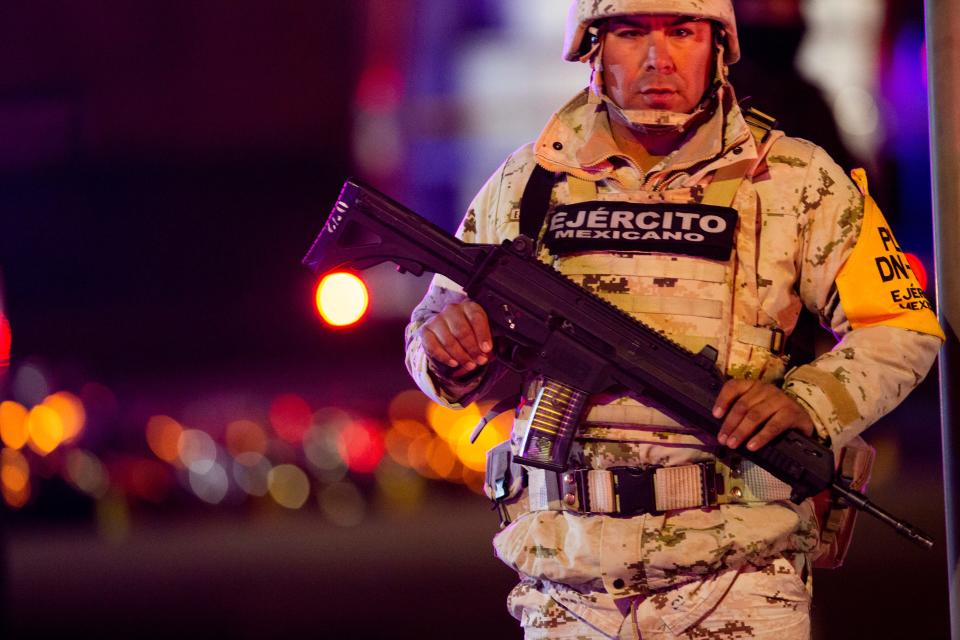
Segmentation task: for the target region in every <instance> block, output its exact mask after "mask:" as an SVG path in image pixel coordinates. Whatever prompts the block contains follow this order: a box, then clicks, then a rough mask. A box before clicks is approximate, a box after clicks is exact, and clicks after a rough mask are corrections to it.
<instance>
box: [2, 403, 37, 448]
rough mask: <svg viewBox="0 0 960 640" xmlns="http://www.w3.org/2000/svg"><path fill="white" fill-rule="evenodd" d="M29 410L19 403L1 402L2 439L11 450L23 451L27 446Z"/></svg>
mask: <svg viewBox="0 0 960 640" xmlns="http://www.w3.org/2000/svg"><path fill="white" fill-rule="evenodd" d="M29 436H30V434H29V433H28V432H27V409H26V407H24V406H23V405H22V404H20V403H19V402H14V401H13V400H4V401H3V402H0V438H2V439H3V444H5V445H7V446H8V447H10V448H11V449H22V448H23V445H25V444H27V438H28V437H29Z"/></svg>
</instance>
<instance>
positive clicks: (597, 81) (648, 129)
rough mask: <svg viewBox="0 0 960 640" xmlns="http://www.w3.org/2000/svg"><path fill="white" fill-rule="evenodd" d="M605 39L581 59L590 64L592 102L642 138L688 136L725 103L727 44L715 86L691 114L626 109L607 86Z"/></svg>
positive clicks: (719, 54)
mask: <svg viewBox="0 0 960 640" xmlns="http://www.w3.org/2000/svg"><path fill="white" fill-rule="evenodd" d="M604 40H605V38H604V37H603V36H602V35H601V36H600V37H599V38H598V40H597V42H596V44H594V45H593V46H592V47H591V48H590V51H588V52H587V53H586V54H584V56H583V57H581V58H580V60H581V62H588V63H589V64H590V68H591V72H590V101H591V102H593V103H595V104H601V103H604V104H606V107H607V109H608V111H609V112H610V113H612V114H613V115H614V116H615V117H616V118H617V119H618V120H620V122H622V123H623V124H625V125H626V126H627V127H629V128H630V129H631V130H633V131H635V132H636V133H638V134H640V135H666V134H677V133H684V132H686V131H689V130H691V129H694V128H696V127H697V126H698V125H699V124H700V123H701V122H702V121H703V120H706V119H707V118H708V117H709V116H710V115H712V114H713V111H714V109H715V108H716V106H717V105H719V104H720V103H721V101H722V99H723V94H724V90H725V88H726V87H727V65H726V63H725V62H724V61H723V56H724V47H723V44H722V43H720V42H718V43H717V60H716V64H715V65H714V68H715V69H716V73H715V74H714V78H713V83H712V84H711V86H710V89H708V90H707V92H706V93H705V94H704V96H703V99H702V100H701V101H700V104H698V105H697V108H696V109H694V110H693V111H692V112H690V113H678V112H676V111H667V110H665V109H624V108H623V107H621V106H620V105H618V104H617V103H616V102H614V101H613V99H611V98H610V96H608V95H607V92H606V89H605V87H604V85H603V43H604Z"/></svg>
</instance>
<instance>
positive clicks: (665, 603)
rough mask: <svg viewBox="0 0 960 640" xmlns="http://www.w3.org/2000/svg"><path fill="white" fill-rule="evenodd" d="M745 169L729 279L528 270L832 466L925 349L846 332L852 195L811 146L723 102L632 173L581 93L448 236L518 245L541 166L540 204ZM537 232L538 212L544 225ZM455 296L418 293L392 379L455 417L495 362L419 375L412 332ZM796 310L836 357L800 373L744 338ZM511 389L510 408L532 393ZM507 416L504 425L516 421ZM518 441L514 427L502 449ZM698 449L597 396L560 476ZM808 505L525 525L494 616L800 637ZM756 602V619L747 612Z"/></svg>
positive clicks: (546, 517)
mask: <svg viewBox="0 0 960 640" xmlns="http://www.w3.org/2000/svg"><path fill="white" fill-rule="evenodd" d="M746 161H752V163H751V170H750V172H749V174H748V176H747V179H745V180H744V181H743V182H742V183H741V184H740V186H739V188H738V189H737V191H736V195H735V197H734V201H733V203H732V206H733V207H734V208H736V209H737V210H738V211H739V214H740V222H739V225H738V227H737V231H736V236H735V251H734V253H733V256H732V257H731V259H730V260H729V261H727V262H724V261H717V260H708V259H704V258H695V257H685V256H675V255H672V254H655V253H635V252H625V253H596V252H591V253H581V254H574V255H568V256H564V257H557V256H553V255H550V253H549V251H548V250H547V249H546V248H541V252H540V256H539V257H540V258H541V259H542V260H543V261H545V262H547V263H549V264H552V265H553V266H554V267H555V268H556V269H557V270H559V271H560V272H562V273H564V274H566V275H567V276H568V277H570V278H571V279H573V280H575V281H577V282H578V283H579V284H581V285H582V286H584V287H585V288H587V289H589V290H591V291H593V292H595V293H597V294H598V295H600V296H602V297H604V298H606V299H608V300H609V301H611V302H612V303H614V304H616V305H618V306H620V307H621V308H622V309H624V310H625V311H627V312H629V313H631V314H632V315H633V316H635V317H637V318H639V319H641V320H643V321H644V322H646V323H647V324H649V325H651V326H653V327H655V328H656V329H658V330H661V331H662V332H664V333H665V334H667V335H668V336H669V337H670V338H672V339H673V340H675V341H677V342H679V343H681V344H683V345H684V346H687V347H688V348H690V349H691V350H694V351H696V350H699V349H700V348H701V347H702V346H704V345H705V344H712V345H713V346H715V347H717V350H718V351H719V354H720V356H719V361H718V365H719V366H720V367H721V368H722V369H723V370H725V371H726V372H727V373H728V374H729V375H731V376H733V377H740V378H754V379H760V380H764V381H768V382H781V381H782V382H783V389H784V391H785V392H786V393H788V394H789V395H791V396H792V397H794V398H795V399H796V400H797V401H798V402H800V404H801V405H802V406H804V407H805V408H806V409H807V410H808V411H809V413H810V415H811V417H812V419H813V422H814V424H815V427H816V430H817V434H818V435H819V436H820V437H822V438H824V439H825V440H828V441H829V442H830V444H831V446H832V447H833V448H834V449H835V450H839V449H840V448H841V447H842V446H843V445H844V444H846V443H847V442H848V441H850V440H851V439H852V438H854V437H855V436H856V435H857V434H858V433H860V432H861V431H862V430H863V429H865V428H866V427H867V426H868V425H870V424H871V423H873V422H874V421H875V420H877V419H878V418H879V417H880V416H882V415H883V414H885V413H886V412H888V411H890V410H891V409H893V407H894V406H896V404H898V403H899V402H900V401H901V400H902V399H903V398H904V397H905V396H906V394H907V393H908V392H909V391H910V390H911V389H913V388H914V387H915V386H916V385H917V384H918V383H919V381H920V380H921V379H922V378H923V376H924V375H926V373H927V371H928V369H929V367H930V366H931V364H932V362H933V359H934V357H935V354H936V351H937V350H938V348H939V346H940V339H939V337H937V336H935V335H927V334H924V333H920V332H917V331H911V330H907V329H903V328H899V327H893V326H887V325H885V324H882V323H873V324H871V325H869V326H868V324H869V323H860V324H859V325H858V326H857V328H856V329H854V328H852V326H851V320H850V318H849V317H848V313H847V311H845V308H844V306H843V305H841V301H840V296H839V294H838V288H837V286H836V284H835V280H836V279H837V275H838V273H839V272H840V271H841V268H842V267H843V266H844V263H845V262H846V261H847V259H848V257H849V256H850V255H851V252H852V251H853V250H854V248H855V246H856V244H857V241H858V238H859V236H860V231H861V221H862V218H863V214H864V202H865V199H864V195H863V193H862V192H861V190H859V189H858V188H857V186H856V185H855V184H854V182H852V181H851V180H850V179H849V178H848V177H847V176H846V175H845V174H844V172H843V171H842V170H841V169H840V167H838V166H837V165H836V164H835V163H834V162H833V161H832V160H831V159H830V158H829V157H828V156H827V154H826V153H825V152H824V151H823V150H822V149H820V148H819V147H817V146H815V145H813V144H811V143H809V142H806V141H803V140H798V139H792V138H787V137H784V136H783V135H782V133H779V132H775V133H774V134H773V135H770V136H768V137H767V139H766V140H765V142H764V143H762V144H760V143H758V142H757V141H756V140H755V138H754V136H752V135H751V133H750V130H749V128H748V126H747V124H746V122H745V120H744V117H743V115H742V113H741V111H740V109H739V107H738V106H737V104H736V101H735V100H734V99H733V95H732V92H729V91H728V92H726V93H725V94H721V108H718V109H717V110H716V111H715V112H714V113H713V114H712V116H710V117H709V119H708V120H706V121H705V122H703V123H702V124H701V125H700V126H699V127H698V128H697V129H696V130H695V131H694V132H692V134H691V135H690V137H689V138H688V139H687V141H686V142H685V143H684V145H683V146H681V147H680V148H679V149H677V150H676V151H675V152H674V153H673V154H671V155H669V156H668V157H666V158H665V159H663V160H662V161H661V162H660V163H659V164H658V165H657V166H655V167H653V168H652V169H651V170H650V171H649V172H646V173H644V172H643V171H642V170H641V169H639V168H638V167H637V165H636V164H635V163H634V162H633V161H632V160H631V159H630V158H628V157H626V156H625V155H623V154H622V152H621V151H619V149H618V148H617V146H616V143H615V142H614V139H613V136H612V133H611V130H610V124H609V120H608V118H607V113H606V111H605V109H604V108H603V106H602V105H600V104H599V102H598V101H597V100H596V97H595V94H593V93H592V92H591V91H589V90H587V91H584V92H582V93H580V94H578V95H577V96H576V97H575V98H574V99H573V100H572V101H571V102H570V103H569V104H567V105H566V106H565V107H564V108H563V109H561V110H560V111H559V112H558V113H557V114H556V115H555V116H554V118H553V119H552V120H551V122H550V123H549V124H548V125H547V127H546V128H545V130H544V132H543V133H542V134H541V136H540V138H539V139H538V140H537V141H536V142H535V143H533V144H531V145H527V146H524V147H522V148H520V149H519V150H518V151H516V152H515V153H514V154H512V155H511V156H510V157H509V158H508V159H507V160H506V162H505V163H504V164H503V166H502V167H501V168H500V169H499V170H498V171H497V172H496V173H495V174H494V175H493V177H492V178H491V179H490V180H489V181H488V182H487V184H486V185H485V186H484V187H483V189H481V191H480V192H479V194H478V195H477V196H476V198H475V199H474V201H473V202H472V203H471V205H470V208H469V210H468V213H467V215H466V217H465V218H464V220H463V222H462V224H461V226H460V229H459V231H458V236H459V237H460V238H462V239H463V240H465V241H467V242H478V243H494V244H496V243H500V242H501V241H502V240H504V239H506V238H511V237H514V236H516V235H517V234H518V229H519V227H518V219H519V202H520V199H521V195H522V193H523V190H524V187H525V185H526V183H527V180H528V178H529V176H530V175H531V172H532V170H533V167H534V164H535V163H539V164H540V165H542V166H543V167H545V168H546V169H548V170H550V171H553V172H556V173H557V174H559V175H560V178H559V180H558V182H557V184H556V185H555V187H554V190H553V195H552V203H553V204H554V205H556V204H557V203H569V202H576V201H578V200H577V196H576V194H575V193H574V191H575V190H576V189H575V188H576V186H577V184H578V182H579V183H580V184H582V183H583V182H584V181H586V182H590V183H592V184H593V185H595V188H596V194H595V198H596V199H597V200H601V201H602V200H609V201H631V202H639V203H647V202H671V203H684V202H688V203H689V202H700V201H701V200H702V198H703V196H704V192H705V188H706V186H707V185H709V184H710V182H711V181H712V180H713V179H714V177H715V176H716V173H717V171H718V170H720V169H722V168H723V167H725V166H729V165H731V164H735V163H741V162H746ZM550 224H551V220H550V214H548V219H547V224H546V225H545V227H549V225H550ZM463 299H464V296H463V293H462V291H461V290H460V289H459V287H457V286H456V285H455V284H454V283H452V282H450V281H449V280H447V279H445V278H443V277H439V276H438V277H436V278H435V279H434V281H433V283H432V284H431V287H430V289H429V291H428V292H427V295H426V296H425V298H424V299H423V301H422V302H421V303H420V305H419V306H418V307H417V308H416V309H415V310H414V312H413V316H412V321H411V323H410V325H409V326H408V329H407V367H408V369H409V371H410V373H411V375H412V376H413V377H414V379H415V380H416V381H417V383H418V385H419V386H420V387H421V389H422V390H423V391H424V392H425V393H426V394H427V395H429V396H430V397H431V398H433V399H434V400H435V401H437V402H439V403H441V404H444V405H448V406H454V407H456V406H465V405H466V404H468V403H469V402H471V401H473V400H474V399H476V398H479V397H481V396H482V395H483V394H484V393H485V391H486V390H487V389H489V387H490V386H491V385H492V384H493V382H494V381H495V379H496V377H497V375H498V369H497V366H496V364H493V365H491V366H488V367H486V370H484V371H483V372H482V373H481V374H480V375H477V376H474V377H473V379H471V380H470V381H468V382H460V383H458V382H454V381H451V380H447V379H443V378H442V377H440V376H439V375H438V374H437V373H436V372H434V371H432V370H431V368H430V366H429V364H428V361H427V358H426V356H425V354H424V352H423V350H422V346H421V344H420V340H419V337H418V330H419V328H420V327H421V326H422V325H423V324H424V323H425V322H426V321H428V320H429V319H430V318H431V317H433V315H435V314H436V313H438V312H439V311H441V310H442V309H443V308H444V306H445V305H447V304H449V303H452V302H459V301H462V300H463ZM801 306H806V308H807V309H809V310H810V311H812V312H814V313H816V314H817V316H818V317H819V319H820V321H821V323H822V324H823V325H824V326H826V327H829V328H830V329H831V330H832V331H833V332H834V333H835V334H836V335H837V336H838V337H840V338H841V339H842V340H841V342H840V344H839V345H838V346H837V348H835V349H834V350H833V351H831V352H829V353H826V354H824V355H822V356H820V357H819V358H817V359H816V360H815V361H814V362H813V363H811V364H809V365H805V366H801V367H798V368H794V369H792V370H790V371H789V372H788V371H787V359H786V357H784V356H782V355H778V354H777V353H773V352H771V351H770V349H769V348H768V345H767V346H765V345H764V344H763V342H764V341H763V340H758V339H756V336H757V335H758V333H757V332H758V331H759V332H760V333H759V335H766V334H764V333H763V332H764V331H769V330H772V329H780V330H782V331H783V332H784V333H785V334H786V335H788V336H789V335H790V333H791V332H792V331H793V329H794V327H795V325H796V322H797V318H798V315H799V313H800V310H801ZM534 384H535V383H533V382H531V383H529V384H528V386H527V389H526V393H527V395H528V397H530V396H531V394H533V393H534V391H535V390H534V389H533V388H532V386H533V385H534ZM521 417H522V416H521ZM524 428H525V424H524V423H523V420H522V419H520V420H517V422H516V424H515V429H514V441H515V445H516V440H517V438H518V435H519V434H520V433H521V432H522V431H523V429H524ZM715 446H716V445H715V443H712V442H707V441H705V439H703V438H701V437H700V436H699V435H698V434H697V433H696V432H693V431H691V430H690V429H686V428H684V427H682V426H681V425H678V424H677V423H676V422H674V421H673V420H671V419H670V418H668V417H667V416H665V415H663V414H661V413H659V412H658V411H656V410H654V409H652V408H649V407H645V406H643V405H641V404H639V403H638V402H636V401H635V400H633V399H630V398H595V399H594V403H593V404H592V406H591V408H590V409H589V410H588V413H587V415H586V418H585V420H584V423H583V425H582V427H581V429H580V432H579V434H578V437H577V440H576V443H575V444H574V449H573V453H572V457H571V462H572V463H573V464H574V465H580V466H584V467H587V468H594V469H603V468H608V467H611V466H617V465H627V466H644V465H663V466H676V465H684V464H689V463H691V462H698V461H702V460H709V459H712V458H713V451H714V448H715ZM817 544H818V528H817V521H816V518H815V515H814V513H813V508H812V506H811V501H809V500H808V501H807V502H806V503H804V504H801V505H794V504H792V503H790V502H789V501H786V500H784V501H772V502H753V501H745V502H744V503H741V504H723V505H720V506H719V507H716V508H712V509H707V510H701V509H689V510H680V511H670V512H667V513H666V514H663V515H643V516H637V517H631V518H622V517H613V516H605V515H596V514H591V515H583V514H579V513H574V512H570V511H531V512H529V513H526V514H525V515H523V516H521V517H519V518H517V519H516V520H515V521H514V522H512V523H511V524H510V525H509V526H508V527H507V528H505V529H504V530H503V531H501V532H500V533H499V534H498V535H497V536H496V538H495V540H494V546H495V549H496V553H497V555H498V557H500V558H501V559H502V560H503V561H504V562H505V563H507V564H508V565H509V566H511V567H512V568H514V569H516V570H517V571H518V572H519V573H520V575H521V577H522V582H521V584H520V585H518V587H517V588H516V589H514V591H513V592H512V593H511V595H510V599H509V606H510V609H511V612H512V613H513V614H514V615H515V616H516V617H517V618H518V619H520V620H521V623H522V624H523V626H524V628H525V629H526V631H527V637H530V638H545V637H551V638H553V637H611V638H615V637H618V636H620V637H636V636H635V635H634V636H631V635H630V634H631V633H633V634H636V632H637V629H639V631H640V633H641V634H642V637H644V638H674V637H686V638H740V637H766V636H765V635H764V632H765V631H766V632H773V631H775V632H776V633H777V635H778V637H780V638H782V639H783V640H788V639H790V638H806V637H808V636H809V616H808V608H809V596H808V595H807V592H806V591H805V589H804V582H803V580H801V577H802V576H803V575H804V570H805V569H806V568H807V567H808V566H809V564H808V563H809V561H810V559H811V558H810V557H811V554H813V553H814V552H815V551H816V549H817ZM758 603H759V604H760V605H764V604H765V605H767V606H757V605H758ZM708 613H709V616H708V617H705V616H707V614H708Z"/></svg>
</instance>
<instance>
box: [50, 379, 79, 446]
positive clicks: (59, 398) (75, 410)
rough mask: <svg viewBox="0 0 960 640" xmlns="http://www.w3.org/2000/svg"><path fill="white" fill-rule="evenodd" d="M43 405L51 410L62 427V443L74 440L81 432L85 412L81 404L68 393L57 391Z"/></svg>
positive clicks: (75, 397)
mask: <svg viewBox="0 0 960 640" xmlns="http://www.w3.org/2000/svg"><path fill="white" fill-rule="evenodd" d="M43 404H44V405H46V406H48V407H50V408H51V409H53V410H54V411H55V412H56V413H57V415H58V416H60V422H61V424H62V425H63V442H70V441H71V440H73V439H75V438H76V437H77V436H78V435H79V434H80V432H81V431H82V430H83V426H84V424H85V423H86V420H87V412H86V410H85V409H84V407H83V402H82V401H81V400H80V398H78V397H77V396H75V395H74V394H72V393H70V392H68V391H57V392H56V393H52V394H50V395H49V396H47V397H46V398H44V400H43Z"/></svg>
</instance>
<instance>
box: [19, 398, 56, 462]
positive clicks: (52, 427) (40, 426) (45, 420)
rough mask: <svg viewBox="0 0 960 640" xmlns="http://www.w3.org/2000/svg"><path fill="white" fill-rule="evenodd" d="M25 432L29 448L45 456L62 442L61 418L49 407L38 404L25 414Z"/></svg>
mask: <svg viewBox="0 0 960 640" xmlns="http://www.w3.org/2000/svg"><path fill="white" fill-rule="evenodd" d="M27 433H28V434H29V436H30V439H29V440H28V441H27V444H29V445H30V448H31V449H33V450H34V451H35V452H37V453H39V454H40V455H42V456H45V455H47V454H48V453H50V452H52V451H53V450H54V449H56V448H57V447H59V446H60V444H61V443H62V442H63V435H64V428H63V420H62V419H61V418H60V414H59V413H57V412H56V411H54V410H53V409H51V408H50V407H48V406H46V405H42V404H38V405H36V406H35V407H33V408H32V409H30V413H28V414H27Z"/></svg>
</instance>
